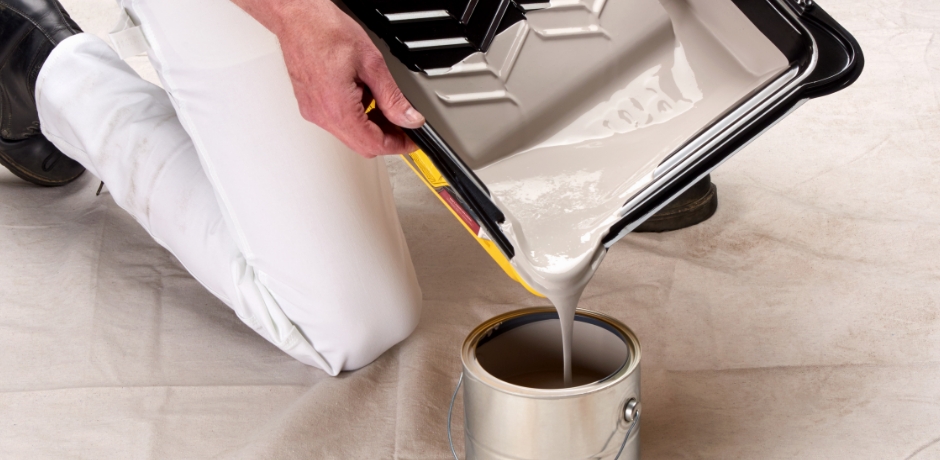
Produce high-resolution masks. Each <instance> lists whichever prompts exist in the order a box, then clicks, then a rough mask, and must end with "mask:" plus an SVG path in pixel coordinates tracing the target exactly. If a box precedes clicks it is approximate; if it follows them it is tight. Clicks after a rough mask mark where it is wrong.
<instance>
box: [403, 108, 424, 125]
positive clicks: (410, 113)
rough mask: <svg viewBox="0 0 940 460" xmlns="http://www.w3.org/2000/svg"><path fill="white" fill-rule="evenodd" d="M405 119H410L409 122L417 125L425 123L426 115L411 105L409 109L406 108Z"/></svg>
mask: <svg viewBox="0 0 940 460" xmlns="http://www.w3.org/2000/svg"><path fill="white" fill-rule="evenodd" d="M405 119H406V120H408V122H409V123H411V124H413V125H415V127H418V126H421V125H423V124H424V116H422V115H421V114H420V113H418V111H417V110H415V109H414V107H409V108H408V110H405Z"/></svg>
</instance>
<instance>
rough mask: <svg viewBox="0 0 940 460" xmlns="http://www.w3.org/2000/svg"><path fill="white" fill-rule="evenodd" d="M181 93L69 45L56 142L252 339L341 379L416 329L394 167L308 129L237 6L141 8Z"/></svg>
mask: <svg viewBox="0 0 940 460" xmlns="http://www.w3.org/2000/svg"><path fill="white" fill-rule="evenodd" d="M122 6H123V7H124V8H126V9H127V10H128V11H129V12H130V14H131V16H132V17H133V18H134V19H135V20H136V21H137V22H138V23H139V24H140V25H141V26H142V28H143V31H144V35H145V36H146V38H147V41H148V42H149V45H150V47H151V49H150V50H149V54H150V58H151V61H152V62H153V64H154V66H155V67H156V69H157V72H158V74H159V75H160V78H161V80H162V82H163V85H164V87H165V88H166V91H164V90H163V89H160V88H159V87H157V86H154V85H152V84H150V83H147V82H146V81H144V80H142V79H141V78H140V77H138V76H137V74H136V73H134V72H133V71H132V70H131V69H130V68H129V67H128V66H127V65H126V64H125V63H124V62H123V61H122V60H120V59H119V58H118V56H117V54H115V52H114V51H112V50H111V48H110V47H109V46H108V45H106V44H105V43H104V42H103V41H101V40H99V39H98V38H96V37H94V36H92V35H89V34H80V35H76V36H74V37H71V38H69V39H67V40H65V41H63V42H62V43H61V44H60V45H59V46H57V47H56V48H55V50H54V51H53V52H52V55H51V56H49V59H48V61H47V62H46V63H45V65H44V66H43V67H42V71H41V72H40V75H39V81H38V84H37V88H36V96H37V97H36V98H37V101H38V104H39V114H40V120H41V124H42V131H43V134H45V135H46V137H47V138H49V140H50V141H52V142H53V143H54V144H55V145H56V146H57V147H58V148H59V149H61V150H62V151H63V152H64V153H65V154H67V155H68V156H70V157H72V158H74V159H75V160H77V161H78V162H80V163H81V164H82V165H84V166H85V167H86V168H88V170H89V171H90V172H91V173H92V174H94V175H96V176H98V177H99V178H101V180H103V181H104V182H105V184H107V187H108V190H109V191H110V193H111V195H112V196H113V198H114V200H115V201H116V202H117V204H118V205H119V206H121V207H122V208H123V209H125V210H127V212H129V213H130V214H131V215H133V216H134V217H135V218H136V219H137V221H138V222H140V224H141V225H142V226H143V227H144V228H145V229H146V230H147V231H148V232H150V234H151V235H152V236H153V238H154V239H155V240H156V241H157V242H159V243H160V244H161V245H162V246H164V247H166V248H167V249H168V250H170V251H171V252H172V253H173V254H174V255H175V256H176V257H177V258H178V259H179V260H180V262H182V264H183V265H184V266H185V267H186V268H187V269H188V270H189V271H190V273H192V275H193V276H194V277H195V278H196V279H197V280H199V281H200V282H201V283H202V284H203V285H204V286H205V287H206V288H208V289H209V290H210V291H211V292H212V293H213V294H215V295H216V296H217V297H218V298H219V299H221V300H222V301H223V302H225V303H226V304H227V305H229V306H230V307H231V308H232V309H233V310H234V311H235V313H236V314H237V315H238V317H239V318H241V320H242V321H244V322H245V324H247V325H248V326H250V327H251V328H252V329H254V330H255V331H257V332H258V333H259V334H260V335H261V336H263V337H264V338H265V339H267V340H268V341H270V342H272V343H273V344H275V345H277V346H278V347H280V348H281V349H282V350H284V351H285V352H286V353H288V354H290V355H291V356H293V357H294V358H296V359H298V360H300V361H302V362H304V363H306V364H309V365H312V366H316V367H319V368H321V369H323V370H325V371H326V372H327V373H329V374H331V375H336V374H337V373H339V372H340V371H341V370H351V369H356V368H359V367H362V366H364V365H366V364H368V363H370V362H371V361H373V360H374V359H376V358H377V357H378V356H379V355H381V354H382V353H383V352H384V351H386V350H387V349H389V348H390V347H392V346H393V345H395V344H396V343H398V342H399V341H401V340H403V339H404V338H405V337H407V336H408V335H409V334H410V333H411V331H412V330H413V329H414V328H415V326H416V324H417V321H418V316H419V310H420V305H421V292H420V289H419V287H418V284H417V281H416V279H415V274H414V268H413V266H412V263H411V258H410V256H409V253H408V248H407V246H406V243H405V239H404V236H403V235H402V232H401V228H400V226H399V222H398V215H397V213H396V210H395V205H394V202H393V200H392V192H391V185H390V183H389V179H388V175H387V172H386V170H385V164H384V163H383V160H381V159H376V160H365V159H363V158H361V157H359V156H358V155H356V154H355V153H353V152H352V151H351V150H349V149H348V148H347V147H346V146H344V145H343V144H342V143H340V142H339V141H338V140H336V139H335V138H333V136H331V135H330V134H329V133H327V132H326V131H323V130H322V129H320V128H318V127H316V126H315V125H313V124H310V123H308V122H306V121H304V120H303V118H301V116H300V113H299V110H298V108H297V102H296V100H295V98H294V95H293V92H292V90H291V84H290V81H289V79H288V74H287V69H286V67H285V65H284V61H283V58H282V56H281V52H280V48H279V46H278V43H277V41H276V39H275V37H274V36H273V35H272V34H271V33H270V32H268V31H267V30H266V29H264V28H263V27H262V26H261V25H260V24H258V23H257V22H256V21H254V20H253V19H252V18H251V17H249V16H248V15H247V14H245V13H243V12H242V11H241V10H240V9H238V7H236V6H235V5H234V4H232V3H230V2H229V1H228V0H200V1H192V0H125V1H124V4H123V5H122Z"/></svg>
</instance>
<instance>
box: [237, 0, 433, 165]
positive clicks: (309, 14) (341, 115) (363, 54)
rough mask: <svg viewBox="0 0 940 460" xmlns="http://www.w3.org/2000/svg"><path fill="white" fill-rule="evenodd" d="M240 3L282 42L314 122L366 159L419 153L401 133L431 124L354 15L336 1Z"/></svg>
mask: <svg viewBox="0 0 940 460" xmlns="http://www.w3.org/2000/svg"><path fill="white" fill-rule="evenodd" d="M233 1H234V2H235V3H236V4H238V5H239V6H241V7H242V8H243V9H245V11H247V12H248V13H249V14H251V15H252V16H254V17H255V18H256V19H258V20H259V21H260V22H261V23H262V24H263V25H264V26H265V27H267V28H268V29H269V30H271V31H272V32H274V34H275V35H277V37H278V40H279V41H280V44H281V50H282V51H283V53H284V61H285V63H286V64H287V70H288V73H289V74H290V79H291V83H292V84H293V87H294V94H295V95H296V97H297V103H298V105H299V107H300V114H301V115H302V116H303V117H304V118H305V119H306V120H308V121H310V122H313V123H315V124H316V125H317V126H320V127H321V128H323V129H325V130H327V131H329V132H330V133H331V134H333V135H334V136H336V137H337V138H338V139H339V140H340V141H342V142H343V143H344V144H346V145H347V146H349V148H351V149H353V150H354V151H356V152H357V153H359V154H360V155H362V156H364V157H366V158H373V157H375V156H378V155H393V154H402V153H410V152H413V151H415V150H417V147H416V146H415V144H414V143H413V142H412V141H411V139H409V138H408V136H407V135H405V133H404V132H403V131H402V130H401V129H400V128H399V127H403V128H411V129H415V128H419V127H421V125H423V124H424V117H423V116H422V115H421V114H420V113H418V111H417V110H415V109H414V108H413V107H412V106H411V104H410V103H409V102H408V100H407V99H405V96H404V95H403V94H402V93H401V90H399V89H398V85H397V84H396V83H395V80H394V79H392V75H391V73H390V72H389V71H388V67H387V65H386V63H385V59H384V58H383V57H382V53H381V52H379V50H378V49H377V48H376V47H375V45H374V44H373V43H372V41H371V40H370V39H369V36H368V35H366V32H365V31H364V30H363V29H362V27H360V26H359V24H358V23H357V22H356V21H354V20H353V19H352V18H351V17H349V15H347V14H346V13H345V12H343V11H342V10H340V9H339V8H338V7H337V6H336V5H334V4H333V3H332V2H331V1H329V0H233ZM373 99H374V100H375V103H376V108H375V109H373V110H371V111H370V112H369V113H368V114H367V113H366V108H367V107H368V106H369V105H370V104H371V103H372V101H373Z"/></svg>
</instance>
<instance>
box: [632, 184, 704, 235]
mask: <svg viewBox="0 0 940 460" xmlns="http://www.w3.org/2000/svg"><path fill="white" fill-rule="evenodd" d="M717 210H718V187H715V184H713V183H712V179H711V176H710V175H708V176H705V178H703V179H702V180H700V181H698V182H697V183H696V184H695V185H693V186H692V187H691V188H689V189H688V190H686V191H685V192H683V193H682V195H679V196H678V197H676V199H675V200H672V202H671V203H669V204H667V205H666V207H665V208H663V209H661V210H660V211H659V212H657V213H656V214H653V217H650V218H649V220H647V221H646V222H643V224H642V225H640V226H639V227H637V229H636V230H634V232H639V233H662V232H671V231H673V230H679V229H683V228H687V227H691V226H693V225H697V224H700V223H702V222H705V221H706V220H708V219H709V218H710V217H711V216H713V215H715V211H717Z"/></svg>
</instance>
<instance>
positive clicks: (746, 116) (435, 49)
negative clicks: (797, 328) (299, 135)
mask: <svg viewBox="0 0 940 460" xmlns="http://www.w3.org/2000/svg"><path fill="white" fill-rule="evenodd" d="M346 6H347V7H348V8H349V10H350V11H351V12H352V13H353V14H354V15H355V16H356V17H357V18H358V19H359V20H360V21H361V22H362V23H363V24H364V25H365V26H366V27H367V29H368V30H369V31H370V32H371V34H372V36H373V39H374V40H375V41H376V44H377V45H378V46H379V49H380V50H382V51H383V53H385V55H386V56H385V57H386V62H387V63H388V65H389V68H390V70H391V71H392V74H393V76H394V77H395V80H396V81H397V83H398V84H399V86H400V87H401V89H402V91H403V93H404V94H405V96H406V97H407V98H408V99H409V100H410V101H411V103H412V104H413V105H414V106H415V107H416V108H417V109H418V110H419V111H421V113H423V114H424V115H425V117H426V118H427V124H425V125H424V126H423V127H422V128H420V129H418V130H413V131H409V132H408V134H409V135H410V136H411V137H412V139H414V140H415V142H416V143H417V144H418V146H419V147H420V148H421V151H418V152H415V153H412V154H411V155H407V156H405V157H404V159H405V161H406V162H407V163H408V164H409V165H410V166H411V167H412V168H413V169H414V170H415V172H416V173H418V175H419V176H420V177H421V178H422V179H423V180H424V181H425V182H426V183H427V184H428V186H429V187H431V189H432V190H434V191H435V193H436V194H437V195H438V197H439V198H440V199H441V201H442V202H444V203H445V205H447V207H448V208H449V209H450V210H451V211H452V212H453V213H454V215H455V216H456V217H457V218H458V219H459V220H460V221H461V222H462V223H463V224H464V226H465V227H466V228H467V229H468V230H469V231H470V232H471V233H472V234H473V235H474V237H476V238H477V239H478V241H480V243H481V244H482V245H483V247H484V248H485V249H486V250H487V251H488V252H489V253H490V255H491V256H493V258H494V259H495V260H496V261H497V262H499V263H500V265H501V266H502V267H503V268H504V269H505V270H506V272H507V273H508V274H509V275H510V276H512V277H513V279H516V280H517V281H519V282H520V283H522V284H523V285H526V283H525V282H524V281H523V280H522V279H521V278H520V277H519V276H518V275H517V273H516V272H515V270H514V269H513V266H512V263H511V261H512V260H513V258H514V257H520V256H522V257H529V256H531V252H532V251H530V243H532V241H534V240H535V239H541V241H540V243H539V244H540V245H541V246H542V247H545V245H546V241H545V240H546V239H550V238H552V237H553V235H555V234H556V233H557V232H553V231H552V228H553V227H555V226H558V225H568V226H575V227H578V228H583V229H584V236H583V237H582V238H581V239H582V240H583V243H584V244H595V245H596V244H598V243H600V244H603V245H605V246H607V247H609V246H610V245H611V244H613V243H614V242H616V241H617V240H618V239H619V238H621V237H623V236H624V235H626V234H627V233H629V232H630V231H632V230H633V229H634V228H636V227H637V226H639V225H640V224H642V223H643V222H644V221H645V220H646V219H647V218H649V217H650V216H652V215H653V214H654V213H656V211H658V210H659V209H661V208H662V207H664V206H665V205H666V204H668V203H669V202H670V201H671V200H672V199H673V198H675V197H676V196H678V195H679V194H681V193H682V192H683V191H685V190H686V189H687V188H688V187H690V186H691V185H693V184H694V183H696V182H697V181H698V180H699V179H701V178H702V177H704V176H705V175H707V174H708V173H709V172H711V171H712V170H713V169H715V168H716V167H718V166H719V165H720V164H721V163H722V162H724V161H725V160H726V159H727V158H728V157H730V156H731V155H733V154H734V153H735V152H737V151H738V150H740V149H741V148H742V147H744V146H745V145H747V144H748V143H749V142H750V141H751V140H753V139H754V138H756V137H757V136H759V135H760V134H761V133H762V132H763V131H765V130H766V129H768V128H770V127H771V126H773V125H774V124H775V123H777V122H778V121H780V120H781V119H782V118H783V117H785V116H786V115H788V114H789V113H791V112H792V111H793V110H795V109H796V108H797V107H799V106H800V105H801V104H802V103H803V102H805V101H806V100H808V99H810V98H814V97H820V96H824V95H827V94H830V93H833V92H836V91H838V90H840V89H842V88H845V87H847V86H848V85H850V84H852V83H853V82H854V81H855V80H856V79H857V78H858V76H859V74H860V73H861V70H862V67H863V57H862V52H861V49H860V48H859V46H858V43H857V42H856V41H855V39H854V38H853V37H852V36H851V35H850V34H849V33H848V32H847V31H846V30H845V29H843V28H842V27H841V26H840V25H839V24H838V23H836V22H835V21H834V20H833V19H832V18H831V17H830V16H829V15H828V14H826V12H825V11H824V10H823V9H822V8H821V7H820V6H819V5H816V4H814V3H813V2H811V1H809V0H551V1H541V0H515V1H513V0H436V1H432V0H408V1H406V0H395V1H391V0H355V1H353V0H349V1H347V2H346ZM548 197H551V199H548ZM549 243H551V242H549ZM558 244H566V243H564V242H559V243H558ZM549 245H550V244H549ZM595 247H596V246H595ZM526 287H527V288H529V289H530V290H532V289H531V288H530V287H529V286H528V285H526ZM533 292H535V291H533Z"/></svg>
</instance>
